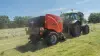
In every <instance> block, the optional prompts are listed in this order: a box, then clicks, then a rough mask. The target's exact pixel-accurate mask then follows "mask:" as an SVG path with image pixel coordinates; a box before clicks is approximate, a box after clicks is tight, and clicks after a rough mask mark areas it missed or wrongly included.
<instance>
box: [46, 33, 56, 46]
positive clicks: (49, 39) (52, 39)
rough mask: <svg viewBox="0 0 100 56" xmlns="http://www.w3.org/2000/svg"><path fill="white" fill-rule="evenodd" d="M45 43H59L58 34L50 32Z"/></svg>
mask: <svg viewBox="0 0 100 56" xmlns="http://www.w3.org/2000/svg"><path fill="white" fill-rule="evenodd" d="M45 42H46V44H47V45H54V44H56V43H57V42H58V34H57V33H56V32H49V33H48V34H47V35H46V36H45Z"/></svg>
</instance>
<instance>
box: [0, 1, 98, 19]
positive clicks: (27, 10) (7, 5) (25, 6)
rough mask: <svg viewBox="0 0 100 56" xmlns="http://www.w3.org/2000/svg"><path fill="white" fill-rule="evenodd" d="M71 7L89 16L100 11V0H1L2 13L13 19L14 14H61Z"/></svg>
mask: <svg viewBox="0 0 100 56" xmlns="http://www.w3.org/2000/svg"><path fill="white" fill-rule="evenodd" d="M71 9H74V10H77V11H81V12H83V13H84V14H85V18H88V16H89V14H90V13H91V12H100V0H0V15H7V16H9V18H10V19H11V20H13V18H14V16H34V17H35V16H40V15H45V14H47V13H51V14H56V15H60V14H61V12H67V11H69V10H71Z"/></svg>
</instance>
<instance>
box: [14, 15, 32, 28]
mask: <svg viewBox="0 0 100 56" xmlns="http://www.w3.org/2000/svg"><path fill="white" fill-rule="evenodd" d="M30 18H32V17H31V16H23V17H22V16H15V17H14V23H15V24H16V26H17V27H26V26H27V23H28V19H30Z"/></svg>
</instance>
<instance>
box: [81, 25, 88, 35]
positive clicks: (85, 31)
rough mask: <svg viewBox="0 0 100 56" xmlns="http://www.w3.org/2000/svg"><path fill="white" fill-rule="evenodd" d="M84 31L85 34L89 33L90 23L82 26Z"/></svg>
mask: <svg viewBox="0 0 100 56" xmlns="http://www.w3.org/2000/svg"><path fill="white" fill-rule="evenodd" d="M82 33H83V35H86V34H88V33H89V26H88V25H85V26H83V27H82Z"/></svg>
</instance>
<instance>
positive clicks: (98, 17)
mask: <svg viewBox="0 0 100 56" xmlns="http://www.w3.org/2000/svg"><path fill="white" fill-rule="evenodd" d="M89 22H90V23H100V13H91V14H90V16H89Z"/></svg>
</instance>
